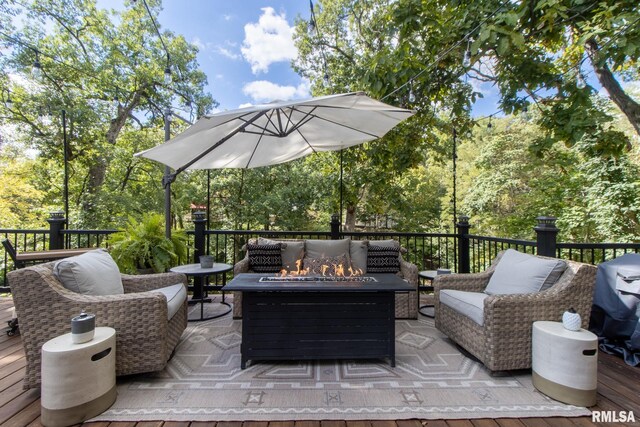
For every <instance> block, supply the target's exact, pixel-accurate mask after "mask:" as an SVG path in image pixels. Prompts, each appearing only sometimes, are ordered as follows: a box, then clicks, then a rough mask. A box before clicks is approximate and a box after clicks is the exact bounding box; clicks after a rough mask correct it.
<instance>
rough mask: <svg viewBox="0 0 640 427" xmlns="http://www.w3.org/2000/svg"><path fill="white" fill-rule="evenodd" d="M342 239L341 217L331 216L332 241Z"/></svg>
mask: <svg viewBox="0 0 640 427" xmlns="http://www.w3.org/2000/svg"><path fill="white" fill-rule="evenodd" d="M339 238H340V216H339V215H338V214H333V215H331V240H338V239H339Z"/></svg>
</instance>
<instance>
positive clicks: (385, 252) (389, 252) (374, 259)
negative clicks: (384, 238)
mask: <svg viewBox="0 0 640 427" xmlns="http://www.w3.org/2000/svg"><path fill="white" fill-rule="evenodd" d="M398 271H400V247H389V246H376V245H374V244H373V242H371V243H370V244H369V250H368V252H367V273H397V272H398Z"/></svg>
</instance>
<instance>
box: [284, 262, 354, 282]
mask: <svg viewBox="0 0 640 427" xmlns="http://www.w3.org/2000/svg"><path fill="white" fill-rule="evenodd" d="M362 273H363V271H362V269H360V268H353V267H351V266H349V267H348V268H347V269H346V270H345V268H344V265H343V264H330V265H329V264H323V265H321V266H320V271H319V272H312V271H311V269H310V268H308V267H307V268H302V260H301V259H299V260H297V261H296V269H295V270H291V271H287V270H285V269H282V270H280V273H279V274H278V275H277V277H283V278H284V277H301V276H310V275H312V274H318V275H319V276H322V277H345V278H350V277H358V276H362Z"/></svg>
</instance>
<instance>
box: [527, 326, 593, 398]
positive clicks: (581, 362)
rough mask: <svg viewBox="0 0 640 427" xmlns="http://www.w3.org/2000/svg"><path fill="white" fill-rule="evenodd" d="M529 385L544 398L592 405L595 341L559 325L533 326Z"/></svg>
mask: <svg viewBox="0 0 640 427" xmlns="http://www.w3.org/2000/svg"><path fill="white" fill-rule="evenodd" d="M531 349H532V354H531V369H532V376H533V385H534V386H535V388H537V389H538V390H540V391H541V392H543V393H544V394H546V395H547V396H549V397H551V398H553V399H556V400H559V401H561V402H564V403H569V404H572V405H576V406H593V405H595V404H596V388H597V384H598V337H597V336H596V335H594V334H593V333H591V332H589V331H587V330H585V329H580V330H578V331H570V330H568V329H565V327H564V326H563V325H562V323H560V322H547V321H538V322H534V323H533V335H532V342H531Z"/></svg>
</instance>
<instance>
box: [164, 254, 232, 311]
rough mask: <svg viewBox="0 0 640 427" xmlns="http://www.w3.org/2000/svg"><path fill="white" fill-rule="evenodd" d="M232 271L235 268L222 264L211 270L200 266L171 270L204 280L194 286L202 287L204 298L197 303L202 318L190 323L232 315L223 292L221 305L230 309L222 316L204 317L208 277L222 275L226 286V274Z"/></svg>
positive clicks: (193, 265) (198, 281)
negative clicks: (205, 290)
mask: <svg viewBox="0 0 640 427" xmlns="http://www.w3.org/2000/svg"><path fill="white" fill-rule="evenodd" d="M231 270H233V266H231V265H229V264H222V263H214V264H213V266H212V267H210V268H202V267H201V266H200V264H187V265H179V266H177V267H173V268H172V269H171V270H170V271H172V272H173V273H182V274H185V275H186V276H187V277H189V276H193V277H200V278H202V280H195V281H194V286H199V287H200V295H201V296H202V298H200V299H198V300H197V302H199V303H200V318H199V319H189V322H201V321H203V320H211V319H217V318H218V317H222V316H226V315H227V314H229V313H231V304H229V303H228V302H226V301H225V300H224V292H222V301H220V304H222V305H226V306H227V307H229V309H228V310H227V311H225V312H224V313H222V314H217V315H215V316H209V317H204V303H205V301H206V298H204V286H205V285H204V284H205V282H206V280H205V278H206V277H207V276H215V275H216V274H222V286H224V285H226V284H227V275H226V273H227V272H228V271H231ZM222 286H221V287H220V289H222Z"/></svg>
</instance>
